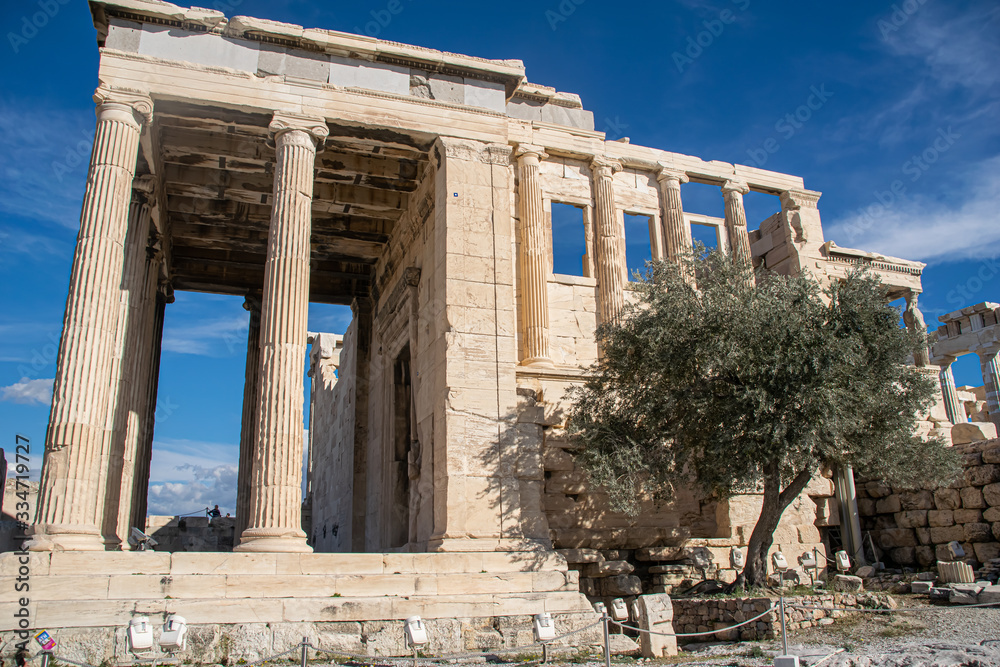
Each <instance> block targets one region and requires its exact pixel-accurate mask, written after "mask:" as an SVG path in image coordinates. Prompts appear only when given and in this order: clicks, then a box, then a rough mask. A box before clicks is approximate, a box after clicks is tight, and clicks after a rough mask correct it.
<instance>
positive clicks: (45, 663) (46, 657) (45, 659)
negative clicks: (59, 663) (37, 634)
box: [42, 651, 52, 667]
mask: <svg viewBox="0 0 1000 667" xmlns="http://www.w3.org/2000/svg"><path fill="white" fill-rule="evenodd" d="M51 660H52V654H51V653H49V652H48V651H42V667H49V662H50V661H51Z"/></svg>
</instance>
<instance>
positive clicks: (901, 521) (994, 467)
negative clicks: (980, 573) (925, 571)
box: [857, 440, 1000, 567]
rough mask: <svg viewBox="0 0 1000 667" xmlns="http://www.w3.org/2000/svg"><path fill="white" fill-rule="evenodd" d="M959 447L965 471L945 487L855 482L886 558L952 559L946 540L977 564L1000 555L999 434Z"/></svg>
mask: <svg viewBox="0 0 1000 667" xmlns="http://www.w3.org/2000/svg"><path fill="white" fill-rule="evenodd" d="M955 449H957V450H958V451H959V452H961V453H962V455H963V458H964V462H963V465H964V468H965V474H964V475H963V477H962V478H961V479H960V480H958V481H957V482H955V483H954V484H952V485H950V486H948V487H946V488H937V487H935V486H931V485H927V486H925V487H923V488H920V489H894V488H892V487H890V486H888V485H887V484H884V483H882V482H878V481H869V482H867V483H859V484H858V485H857V490H858V512H859V513H860V515H861V527H862V529H863V530H866V531H871V533H872V538H873V539H874V540H875V544H876V545H878V546H879V547H880V548H881V549H883V550H884V552H885V556H884V557H885V559H886V560H888V561H891V562H892V563H895V564H896V565H901V566H911V567H912V566H919V567H928V566H931V565H933V564H934V563H935V562H936V561H938V560H951V557H950V556H949V554H948V551H947V546H946V545H947V544H948V543H949V542H952V541H957V542H960V543H961V544H962V547H963V549H964V550H965V553H966V561H967V562H969V563H970V564H972V565H973V567H976V566H977V565H978V564H981V563H985V562H986V561H988V560H990V559H992V558H997V557H998V556H1000V440H986V441H981V442H974V443H969V444H964V445H956V446H955ZM973 561H975V562H973Z"/></svg>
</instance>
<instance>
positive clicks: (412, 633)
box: [403, 616, 428, 648]
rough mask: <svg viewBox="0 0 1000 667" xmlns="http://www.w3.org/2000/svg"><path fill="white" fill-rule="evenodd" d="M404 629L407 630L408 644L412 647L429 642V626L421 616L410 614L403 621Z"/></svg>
mask: <svg viewBox="0 0 1000 667" xmlns="http://www.w3.org/2000/svg"><path fill="white" fill-rule="evenodd" d="M403 630H404V631H405V632H406V644H407V645H408V646H409V647H410V648H414V647H416V646H423V645H424V644H426V643H427V641H428V640H427V626H426V625H424V622H423V620H421V618H420V617H419V616H410V617H409V618H407V619H406V620H405V621H403Z"/></svg>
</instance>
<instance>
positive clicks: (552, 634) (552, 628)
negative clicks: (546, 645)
mask: <svg viewBox="0 0 1000 667" xmlns="http://www.w3.org/2000/svg"><path fill="white" fill-rule="evenodd" d="M555 638H556V624H555V621H553V620H552V614H550V613H549V612H544V613H541V614H535V641H539V642H547V641H551V640H553V639H555Z"/></svg>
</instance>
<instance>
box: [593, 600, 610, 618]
mask: <svg viewBox="0 0 1000 667" xmlns="http://www.w3.org/2000/svg"><path fill="white" fill-rule="evenodd" d="M594 611H596V612H597V613H598V614H600V615H601V616H607V615H608V605H606V604H604V603H603V602H595V603H594Z"/></svg>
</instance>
